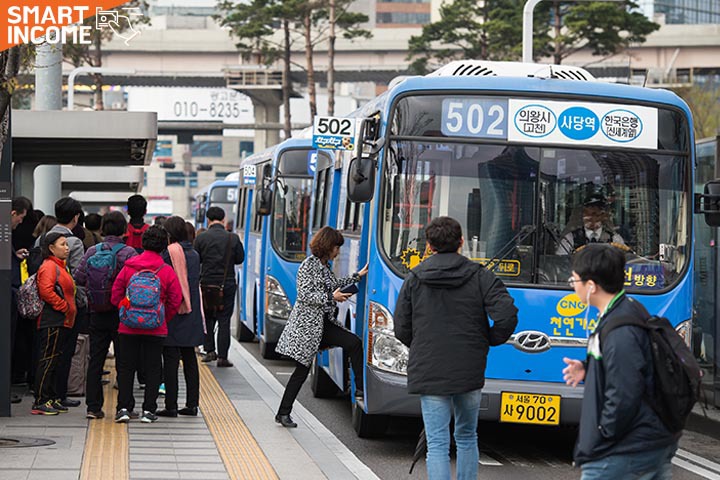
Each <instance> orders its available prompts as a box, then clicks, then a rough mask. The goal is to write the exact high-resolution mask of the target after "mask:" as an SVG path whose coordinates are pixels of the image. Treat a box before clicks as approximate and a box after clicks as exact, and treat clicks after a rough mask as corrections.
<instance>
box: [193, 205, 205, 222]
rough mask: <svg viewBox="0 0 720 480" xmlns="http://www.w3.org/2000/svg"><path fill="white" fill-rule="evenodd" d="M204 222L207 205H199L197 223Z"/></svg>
mask: <svg viewBox="0 0 720 480" xmlns="http://www.w3.org/2000/svg"><path fill="white" fill-rule="evenodd" d="M203 222H205V207H202V206H198V208H197V211H196V212H195V223H196V224H197V225H202V224H203Z"/></svg>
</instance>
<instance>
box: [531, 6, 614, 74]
mask: <svg viewBox="0 0 720 480" xmlns="http://www.w3.org/2000/svg"><path fill="white" fill-rule="evenodd" d="M541 1H542V0H527V2H525V7H523V35H522V42H523V44H522V61H523V63H532V62H533V11H534V10H535V6H536V5H537V4H538V3H540V2H541ZM575 1H578V2H581V1H590V2H622V1H624V0H575Z"/></svg>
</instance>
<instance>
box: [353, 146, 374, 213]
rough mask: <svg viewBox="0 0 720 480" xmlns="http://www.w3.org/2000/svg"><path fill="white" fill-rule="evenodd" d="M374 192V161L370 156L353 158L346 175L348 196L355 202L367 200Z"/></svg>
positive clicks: (370, 198)
mask: <svg viewBox="0 0 720 480" xmlns="http://www.w3.org/2000/svg"><path fill="white" fill-rule="evenodd" d="M374 193H375V161H374V160H372V159H370V158H362V157H358V158H353V159H352V160H350V166H349V170H348V177H347V195H348V198H349V199H350V200H351V201H353V202H356V203H365V202H369V201H370V200H372V198H373V194H374Z"/></svg>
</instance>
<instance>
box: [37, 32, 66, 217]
mask: <svg viewBox="0 0 720 480" xmlns="http://www.w3.org/2000/svg"><path fill="white" fill-rule="evenodd" d="M36 51H37V54H36V58H35V110H62V45H61V44H59V43H58V44H49V43H43V44H42V45H38V47H37V49H36ZM33 178H34V186H35V188H34V195H33V204H34V206H35V208H38V209H40V210H42V211H43V212H46V213H49V214H52V213H53V212H54V209H55V202H56V201H57V200H59V199H60V197H61V196H62V190H61V185H60V184H61V169H60V165H40V166H39V167H37V168H36V169H35V172H34V173H33Z"/></svg>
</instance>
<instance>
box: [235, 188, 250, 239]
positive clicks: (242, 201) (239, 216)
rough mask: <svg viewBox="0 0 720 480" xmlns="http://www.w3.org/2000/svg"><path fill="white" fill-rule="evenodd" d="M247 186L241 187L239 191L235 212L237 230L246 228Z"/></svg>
mask: <svg viewBox="0 0 720 480" xmlns="http://www.w3.org/2000/svg"><path fill="white" fill-rule="evenodd" d="M247 192H248V188H247V187H240V189H239V191H238V203H237V211H236V212H235V225H237V227H236V228H237V230H244V229H245V213H246V212H245V208H246V203H247Z"/></svg>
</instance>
